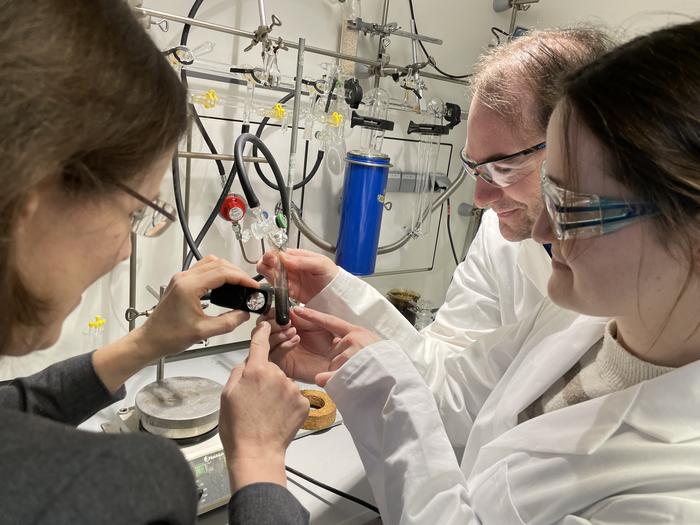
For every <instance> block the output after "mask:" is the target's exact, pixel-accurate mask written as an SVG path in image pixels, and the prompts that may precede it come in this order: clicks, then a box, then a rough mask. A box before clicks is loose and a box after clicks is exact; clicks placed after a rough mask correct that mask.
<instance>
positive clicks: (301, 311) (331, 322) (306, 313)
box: [294, 307, 357, 337]
mask: <svg viewBox="0 0 700 525" xmlns="http://www.w3.org/2000/svg"><path fill="white" fill-rule="evenodd" d="M294 312H295V314H296V315H297V316H298V317H299V318H301V319H303V320H305V321H309V322H311V323H314V324H315V325H316V326H320V327H321V328H325V329H326V330H328V331H329V332H330V333H332V334H333V335H334V336H336V337H345V336H346V335H347V334H349V333H350V332H352V331H353V330H355V329H356V328H357V327H356V326H355V325H353V324H350V323H348V322H346V321H343V320H342V319H340V318H338V317H335V316H334V315H329V314H324V313H322V312H318V311H316V310H312V309H310V308H306V307H304V308H299V307H297V308H294Z"/></svg>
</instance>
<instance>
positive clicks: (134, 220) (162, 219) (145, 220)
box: [117, 182, 177, 237]
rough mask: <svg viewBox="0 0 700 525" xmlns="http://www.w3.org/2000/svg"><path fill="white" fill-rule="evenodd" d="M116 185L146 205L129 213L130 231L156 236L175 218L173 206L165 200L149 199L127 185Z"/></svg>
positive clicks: (145, 235)
mask: <svg viewBox="0 0 700 525" xmlns="http://www.w3.org/2000/svg"><path fill="white" fill-rule="evenodd" d="M117 187H118V188H119V189H120V190H122V191H124V192H126V193H128V194H129V195H131V196H132V197H133V198H135V199H136V200H138V201H140V202H142V203H144V204H145V205H146V207H145V208H144V209H142V210H138V211H135V212H133V213H132V214H131V231H132V232H133V233H135V234H136V235H141V236H143V237H158V236H159V235H160V234H161V233H163V232H164V231H165V230H166V229H167V228H168V226H170V225H171V224H172V223H173V222H175V221H176V220H177V217H176V216H175V208H174V207H173V206H172V205H171V204H168V203H167V202H165V201H163V200H160V199H155V200H150V199H147V198H146V197H144V196H143V195H141V194H140V193H138V192H137V191H134V190H132V189H131V188H129V187H128V186H126V185H124V184H121V183H119V182H118V183H117Z"/></svg>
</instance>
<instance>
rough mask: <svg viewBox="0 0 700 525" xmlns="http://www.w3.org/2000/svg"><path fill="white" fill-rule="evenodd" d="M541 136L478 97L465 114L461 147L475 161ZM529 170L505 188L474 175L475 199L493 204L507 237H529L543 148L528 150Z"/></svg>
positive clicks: (527, 144)
mask: <svg viewBox="0 0 700 525" xmlns="http://www.w3.org/2000/svg"><path fill="white" fill-rule="evenodd" d="M543 140H544V135H543V136H535V134H533V132H527V131H525V130H522V129H518V128H516V127H515V126H514V125H513V124H510V123H508V122H507V121H506V120H505V119H504V118H503V117H502V116H501V115H499V114H498V113H496V112H495V111H493V110H492V109H490V108H488V107H486V106H485V105H484V104H483V103H482V102H481V101H480V100H479V99H478V98H477V97H474V99H473V100H472V103H471V106H470V108H469V117H468V118H467V143H466V145H465V148H464V151H465V153H466V156H467V158H469V159H470V160H472V161H475V162H483V161H485V160H488V159H493V158H498V157H503V156H506V155H510V154H513V153H516V152H519V151H521V150H524V149H526V148H529V147H531V146H534V145H535V144H538V143H540V142H542V141H543ZM531 157H532V160H533V162H531V163H530V166H531V167H530V168H528V174H527V175H526V176H525V177H523V178H522V179H521V180H519V181H518V182H516V183H515V184H512V185H510V186H507V187H505V188H497V187H495V186H492V185H491V184H489V183H487V182H486V181H484V180H483V179H481V178H480V177H477V180H476V188H475V190H474V203H475V204H476V205H477V206H478V207H480V208H492V209H493V210H494V211H495V212H496V214H498V225H499V228H500V230H501V235H503V237H504V238H505V239H507V240H509V241H522V240H524V239H528V238H529V237H530V234H531V232H532V226H533V224H534V223H535V220H536V219H537V217H538V216H539V214H540V211H541V210H542V198H541V196H540V179H539V170H540V166H541V165H542V161H543V160H544V150H540V151H538V152H536V153H532V154H531Z"/></svg>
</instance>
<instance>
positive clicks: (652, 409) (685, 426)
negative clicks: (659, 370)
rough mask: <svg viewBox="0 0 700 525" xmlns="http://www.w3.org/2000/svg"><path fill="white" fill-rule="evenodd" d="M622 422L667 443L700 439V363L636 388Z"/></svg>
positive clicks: (696, 362) (689, 365) (686, 366)
mask: <svg viewBox="0 0 700 525" xmlns="http://www.w3.org/2000/svg"><path fill="white" fill-rule="evenodd" d="M639 390H640V392H639V395H638V397H637V400H636V402H635V403H634V405H633V406H632V407H631V409H630V410H629V412H628V413H627V415H626V416H625V423H627V424H628V425H630V426H632V427H634V428H636V429H637V430H638V431H639V432H643V433H645V434H648V435H650V436H652V437H654V438H656V439H658V440H661V441H666V442H667V443H680V442H682V441H688V440H690V439H695V438H698V437H700V416H699V412H698V407H699V406H700V361H695V362H693V363H689V364H687V365H685V366H682V367H680V368H678V369H676V370H673V371H672V372H667V373H666V374H664V375H662V376H660V377H657V378H655V379H652V380H651V381H646V382H644V383H641V384H640V385H639Z"/></svg>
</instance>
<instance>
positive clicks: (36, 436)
mask: <svg viewBox="0 0 700 525" xmlns="http://www.w3.org/2000/svg"><path fill="white" fill-rule="evenodd" d="M123 396H124V390H123V389H122V390H120V391H119V392H117V394H116V395H115V396H111V395H110V394H109V392H108V391H107V390H106V388H105V387H104V385H103V384H102V382H101V381H100V379H99V378H98V377H97V375H96V374H95V370H94V368H93V366H92V354H86V355H81V356H78V357H74V358H72V359H68V360H66V361H63V362H61V363H58V364H56V365H53V366H51V367H49V368H47V369H46V370H44V371H42V372H39V373H38V374H35V375H33V376H29V377H27V378H22V379H16V380H14V381H13V382H12V383H10V384H9V385H8V386H5V387H2V388H0V479H1V480H2V481H1V482H0V483H1V485H0V488H1V489H2V490H0V524H3V525H4V524H12V525H15V524H18V525H19V524H22V525H23V524H30V523H31V524H37V525H38V524H52V525H62V524H75V525H77V524H97V523H100V524H102V523H104V524H108V523H109V524H125V525H126V524H128V525H138V524H172V525H180V524H192V523H194V522H195V518H196V508H197V495H196V491H195V484H194V478H193V476H192V472H191V471H190V468H189V465H188V464H187V462H186V461H185V460H184V458H183V456H182V454H181V453H180V451H179V450H178V448H177V446H176V445H174V444H173V443H171V442H169V441H168V440H166V439H162V438H158V437H155V436H149V435H143V434H134V435H110V434H96V433H91V432H83V431H80V430H76V429H75V425H78V424H80V423H81V422H83V421H84V420H86V419H87V418H89V417H90V416H92V415H93V414H94V413H95V412H97V411H98V410H101V409H102V408H104V407H106V406H108V405H110V404H112V403H114V402H115V401H117V400H119V399H121V398H122V397H123ZM229 521H230V523H231V524H250V523H255V524H270V525H271V524H273V523H274V524H276V525H277V524H279V525H287V524H289V525H299V524H306V523H308V521H309V515H308V512H307V511H306V509H304V507H302V506H301V505H300V504H299V502H298V501H297V500H296V499H295V498H294V497H293V496H292V495H291V493H289V491H287V490H286V489H285V488H283V487H281V486H279V485H274V484H270V483H259V484H254V485H249V486H247V487H244V488H243V489H241V490H239V491H238V492H237V493H236V494H235V495H234V496H233V497H232V498H231V501H230V502H229Z"/></svg>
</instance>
